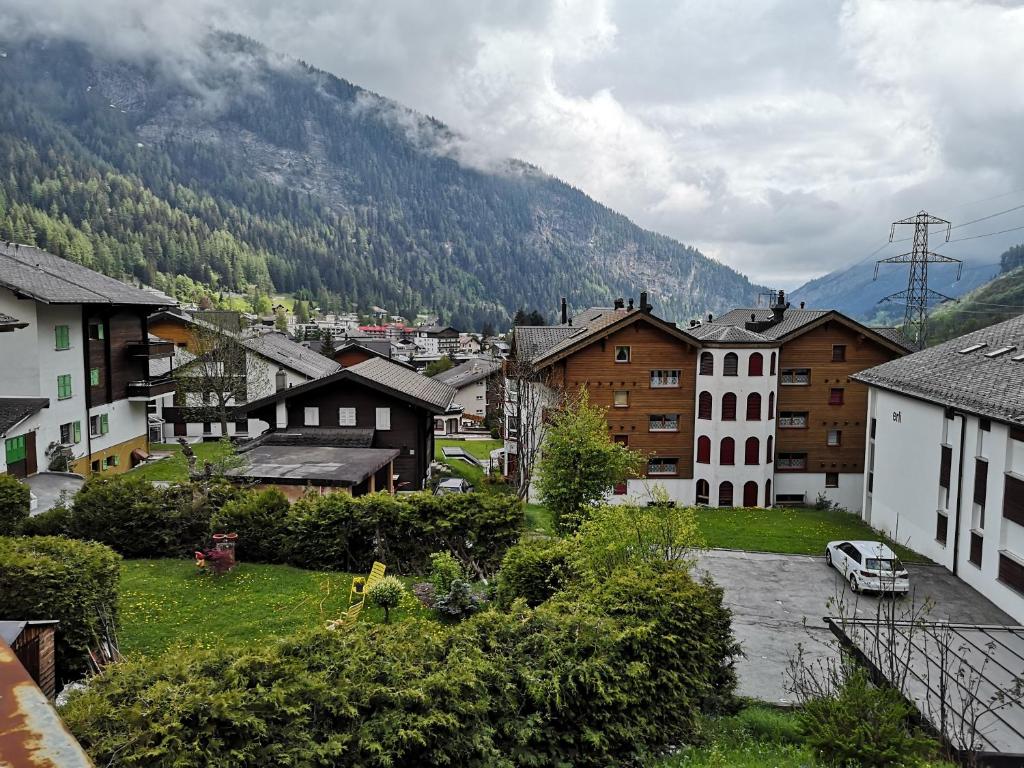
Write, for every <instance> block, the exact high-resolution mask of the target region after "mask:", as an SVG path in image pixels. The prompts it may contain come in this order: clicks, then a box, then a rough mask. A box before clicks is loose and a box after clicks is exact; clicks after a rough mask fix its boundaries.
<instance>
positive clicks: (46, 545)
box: [0, 536, 121, 681]
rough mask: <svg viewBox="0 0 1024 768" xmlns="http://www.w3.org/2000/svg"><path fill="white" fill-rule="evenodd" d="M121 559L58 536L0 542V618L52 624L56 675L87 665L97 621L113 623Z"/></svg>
mask: <svg viewBox="0 0 1024 768" xmlns="http://www.w3.org/2000/svg"><path fill="white" fill-rule="evenodd" d="M120 561H121V558H120V557H118V556H117V555H116V554H114V553H113V552H112V551H111V550H110V549H109V548H108V547H105V546H103V545H101V544H92V543H88V542H82V541H74V540H71V539H64V538H58V537H48V536H41V537H31V538H29V537H21V538H10V537H0V618H2V619H57V620H58V621H60V625H59V626H58V628H57V635H56V639H57V642H56V654H57V676H58V678H59V679H60V680H62V681H68V680H72V679H75V678H77V677H79V676H80V675H81V673H83V672H85V671H86V669H87V666H88V651H89V648H90V647H94V646H95V645H96V641H97V639H98V637H99V626H100V617H101V616H103V617H106V618H107V620H109V621H111V622H113V623H116V621H117V586H118V578H119V576H120V568H121V566H120Z"/></svg>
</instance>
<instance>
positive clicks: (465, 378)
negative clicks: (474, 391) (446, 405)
mask: <svg viewBox="0 0 1024 768" xmlns="http://www.w3.org/2000/svg"><path fill="white" fill-rule="evenodd" d="M500 369H501V361H500V360H494V359H491V360H487V359H484V358H481V357H477V358H474V359H472V360H467V361H466V362H464V363H462V364H460V365H456V366H455V367H454V368H449V369H448V370H447V371H442V372H441V373H439V374H437V375H436V376H434V379H435V380H436V381H443V382H444V383H445V384H451V385H452V386H453V387H458V388H460V389H461V388H462V387H465V386H468V385H469V384H473V383H474V382H477V381H480V380H481V379H486V378H487V377H488V376H490V375H491V374H492V373H495V372H496V371H498V370H500Z"/></svg>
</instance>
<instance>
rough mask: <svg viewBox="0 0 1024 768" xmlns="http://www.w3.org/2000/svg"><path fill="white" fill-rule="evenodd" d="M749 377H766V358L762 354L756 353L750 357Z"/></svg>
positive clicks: (748, 365)
mask: <svg viewBox="0 0 1024 768" xmlns="http://www.w3.org/2000/svg"><path fill="white" fill-rule="evenodd" d="M747 375H748V376H763V375H764V356H763V355H762V354H761V353H760V352H755V353H754V354H752V355H751V356H750V360H749V361H748V362H747Z"/></svg>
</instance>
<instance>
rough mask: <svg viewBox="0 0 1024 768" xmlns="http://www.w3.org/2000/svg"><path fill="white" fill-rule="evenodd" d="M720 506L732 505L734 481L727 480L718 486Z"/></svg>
mask: <svg viewBox="0 0 1024 768" xmlns="http://www.w3.org/2000/svg"><path fill="white" fill-rule="evenodd" d="M718 506H720V507H731V506H732V483H730V482H728V481H726V482H724V483H722V484H721V485H719V486H718Z"/></svg>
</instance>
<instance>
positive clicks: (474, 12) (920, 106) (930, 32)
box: [0, 0, 1024, 287]
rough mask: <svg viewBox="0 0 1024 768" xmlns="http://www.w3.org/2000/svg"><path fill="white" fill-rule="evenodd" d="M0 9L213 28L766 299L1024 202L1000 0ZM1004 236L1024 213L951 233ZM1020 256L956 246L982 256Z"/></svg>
mask: <svg viewBox="0 0 1024 768" xmlns="http://www.w3.org/2000/svg"><path fill="white" fill-rule="evenodd" d="M3 11H7V15H6V21H8V22H10V21H11V20H12V19H18V18H21V19H22V20H24V19H26V18H31V19H32V24H33V25H35V26H36V27H37V28H43V29H48V30H50V31H65V32H71V33H73V34H77V35H81V36H87V37H88V36H91V37H92V39H93V40H101V41H103V42H104V44H118V45H120V46H122V47H123V48H125V49H129V50H132V49H134V50H146V51H154V50H161V49H167V50H174V49H177V50H180V49H182V48H183V47H186V46H187V45H188V39H189V37H190V36H194V35H196V33H197V30H199V29H201V28H203V27H204V26H206V25H211V24H212V25H217V26H220V27H223V28H226V29H231V30H237V31H240V32H243V33H245V34H248V35H250V36H252V37H255V38H257V39H259V40H262V41H263V42H265V43H267V44H268V45H270V46H271V47H273V48H276V49H278V50H280V51H282V52H284V53H287V54H290V55H293V56H296V57H299V58H301V59H303V60H305V61H307V62H308V63H310V64H313V65H314V66H318V67H320V68H323V69H326V70H329V71H331V72H333V73H334V74H337V75H339V76H342V77H345V78H347V79H349V80H351V81H353V82H355V83H357V84H359V85H362V86H364V87H367V88H370V89H372V90H374V91H377V92H378V93H380V94H382V95H384V96H388V97H391V98H393V99H396V100H398V101H400V102H402V103H404V104H406V105H408V106H410V107H413V108H415V109H417V110H421V111H423V112H426V113H428V114H431V115H433V116H435V117H437V118H439V119H441V120H442V121H444V122H446V123H448V124H449V125H450V126H452V127H453V128H455V129H456V130H458V131H460V132H462V133H463V134H465V135H466V136H467V137H468V139H469V140H470V141H471V142H472V143H473V144H474V145H476V146H477V147H478V149H479V151H480V152H483V153H488V154H492V155H495V156H513V157H517V158H521V159H523V160H527V161H529V162H532V163H534V164H536V165H539V166H540V167H542V168H543V169H544V170H546V171H548V172H549V173H552V174H554V175H556V176H558V177H560V178H562V179H564V180H565V181H567V182H569V183H571V184H573V185H575V186H578V187H580V188H582V189H583V190H584V191H586V192H587V193H588V194H590V195H591V196H593V197H594V198H596V199H597V200H599V201H601V202H603V203H606V204H607V205H609V206H611V207H613V208H615V209H618V210H620V211H622V212H623V213H625V214H627V215H628V216H630V217H631V218H632V219H634V220H635V221H636V222H638V223H639V224H641V225H643V226H645V227H648V228H651V229H654V230H657V231H659V232H663V233H665V234H668V235H671V236H673V237H676V238H678V239H679V240H681V241H683V242H685V243H689V244H692V245H695V246H697V247H699V248H700V249H701V250H702V251H704V252H705V253H707V254H708V255H711V256H714V257H716V258H718V259H719V260H721V261H723V262H725V263H727V264H730V265H731V266H734V267H736V268H737V269H739V270H741V271H742V272H745V273H746V274H748V275H750V276H751V278H753V279H755V280H757V281H760V282H764V283H767V284H769V285H772V286H776V287H793V286H795V285H796V284H799V283H800V282H802V281H803V280H805V279H807V278H809V277H813V276H816V275H820V274H822V273H824V272H827V271H829V270H830V269H834V268H837V267H840V266H842V265H844V264H850V263H853V262H855V261H858V260H861V259H864V258H865V257H867V256H868V255H869V254H870V253H871V252H872V251H873V250H874V249H875V248H876V247H878V246H879V245H881V244H882V243H883V242H885V240H886V238H887V236H888V229H889V223H890V222H891V221H892V220H893V219H896V218H903V217H906V216H910V215H912V214H913V213H915V212H916V211H918V210H919V209H922V208H925V209H927V210H929V211H930V212H932V213H934V214H936V215H939V216H943V217H945V218H948V219H951V220H952V221H953V223H954V224H957V223H960V222H963V221H967V220H969V219H973V218H977V217H979V216H983V215H986V214H988V213H992V212H996V211H1000V210H1004V209H1006V208H1011V207H1013V206H1014V205H1021V204H1024V152H1022V136H1024V8H1022V3H1018V2H1009V0H1007V1H1006V2H973V3H971V2H954V1H952V0H950V1H948V2H942V1H939V0H936V1H916V0H877V1H876V0H865V1H863V2H856V1H853V0H851V1H850V2H839V1H838V0H799V1H798V0H775V1H771V0H761V1H758V0H742V1H740V0H735V1H733V0H716V1H715V2H709V1H708V0H692V1H691V0H674V1H670V0H664V1H663V0H622V1H621V2H615V1H614V0H579V1H578V2H577V1H576V0H563V1H562V2H542V1H541V0H537V1H536V2H532V1H530V0H494V1H493V2H485V1H483V0H350V1H349V0H289V1H288V2H283V3H282V2H279V0H177V2H174V3H173V4H170V3H168V4H165V5H161V4H156V3H148V2H147V3H139V2H136V0H52V2H48V3H45V4H42V5H41V4H39V3H38V2H37V1H36V0H0V13H2V12H3ZM48 13H49V14H51V15H50V16H49V17H47V14H48ZM1008 193H1016V194H1008ZM997 196H998V197H997ZM1013 226H1024V210H1022V211H1018V212H1016V213H1015V214H1009V215H1006V216H1001V217H998V218H996V219H992V220H990V221H987V222H982V223H979V224H977V225H973V226H971V227H965V228H962V229H960V230H958V231H957V232H956V233H955V234H956V235H958V236H961V237H964V236H967V235H969V234H982V233H986V232H991V231H994V230H998V229H1005V228H1010V227H1013ZM1022 241H1024V230H1021V231H1019V232H1015V233H1008V234H1006V235H1003V236H1000V237H988V238H981V239H978V240H969V241H965V242H962V243H956V244H951V245H949V246H947V247H946V248H945V249H944V250H945V252H946V253H948V254H950V255H957V256H963V257H967V258H970V257H979V256H983V257H985V258H988V259H990V258H993V257H995V256H998V254H999V252H1000V251H1001V250H1002V249H1003V248H1004V247H1005V246H1006V245H1008V244H1011V243H1015V242H1022ZM896 252H898V251H897V247H895V246H894V247H892V248H890V249H887V250H885V251H883V252H882V253H880V254H879V255H881V256H884V255H889V254H891V253H896Z"/></svg>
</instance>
